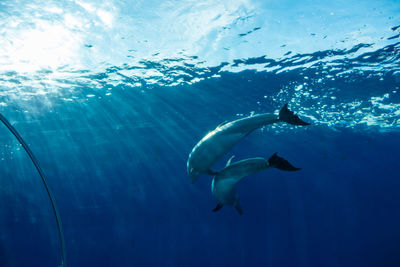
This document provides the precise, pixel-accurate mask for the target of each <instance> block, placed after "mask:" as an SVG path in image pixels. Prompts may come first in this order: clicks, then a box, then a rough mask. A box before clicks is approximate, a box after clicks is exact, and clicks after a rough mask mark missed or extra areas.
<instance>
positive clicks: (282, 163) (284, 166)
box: [268, 153, 301, 171]
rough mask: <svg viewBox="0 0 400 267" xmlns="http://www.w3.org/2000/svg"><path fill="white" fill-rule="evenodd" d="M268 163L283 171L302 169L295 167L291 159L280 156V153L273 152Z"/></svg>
mask: <svg viewBox="0 0 400 267" xmlns="http://www.w3.org/2000/svg"><path fill="white" fill-rule="evenodd" d="M268 164H269V165H270V166H271V167H274V168H277V169H279V170H283V171H298V170H301V169H300V168H296V167H294V166H293V165H292V164H290V162H289V161H287V160H286V159H284V158H281V157H279V156H278V153H275V154H273V155H272V156H271V157H270V158H269V159H268Z"/></svg>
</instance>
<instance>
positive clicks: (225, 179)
mask: <svg viewBox="0 0 400 267" xmlns="http://www.w3.org/2000/svg"><path fill="white" fill-rule="evenodd" d="M232 158H233V157H231V158H230V159H229V160H228V162H227V164H226V167H225V168H224V169H223V170H221V171H220V172H218V174H217V175H215V177H214V178H213V180H212V183H211V191H212V194H213V196H214V197H215V199H216V200H217V201H218V204H217V206H216V207H215V208H214V209H213V211H214V212H215V211H218V210H220V209H221V208H222V206H223V205H232V206H234V207H235V208H236V210H237V211H238V212H239V213H240V215H242V213H243V212H242V208H241V207H240V204H239V197H238V195H237V193H236V184H237V183H238V182H239V181H240V180H242V179H243V178H244V177H246V176H248V175H250V174H253V173H256V172H259V171H262V170H266V169H269V168H277V169H280V170H284V171H298V170H300V169H299V168H296V167H293V166H292V165H291V164H290V163H289V162H288V161H287V160H285V159H284V158H281V157H279V156H278V155H277V153H275V154H273V155H272V156H271V157H270V158H269V159H268V160H266V159H265V158H250V159H245V160H241V161H238V162H235V163H233V164H231V161H232Z"/></svg>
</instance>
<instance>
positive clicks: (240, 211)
mask: <svg viewBox="0 0 400 267" xmlns="http://www.w3.org/2000/svg"><path fill="white" fill-rule="evenodd" d="M235 209H236V210H237V211H238V212H239V214H240V215H242V214H243V210H242V207H241V206H240V204H239V201H238V202H236V204H235Z"/></svg>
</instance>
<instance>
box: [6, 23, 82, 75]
mask: <svg viewBox="0 0 400 267" xmlns="http://www.w3.org/2000/svg"><path fill="white" fill-rule="evenodd" d="M80 43H81V42H80V37H79V35H77V34H74V33H72V32H71V31H69V30H68V29H67V28H65V27H64V26H62V25H57V24H56V25H51V24H50V23H48V22H44V21H40V22H38V23H36V27H35V28H34V29H27V30H24V31H21V32H20V33H19V35H18V36H16V38H14V40H13V42H12V44H9V46H8V47H7V48H6V51H7V58H8V61H9V62H8V64H5V65H3V66H2V67H0V68H1V69H0V70H8V69H12V70H15V71H18V72H34V71H38V70H41V69H51V70H55V69H56V68H57V67H59V66H63V65H67V64H70V63H72V62H74V63H79V62H77V61H76V54H77V50H78V48H79V46H80Z"/></svg>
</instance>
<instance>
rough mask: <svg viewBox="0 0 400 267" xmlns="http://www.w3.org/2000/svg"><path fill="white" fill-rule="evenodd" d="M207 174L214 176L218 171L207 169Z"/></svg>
mask: <svg viewBox="0 0 400 267" xmlns="http://www.w3.org/2000/svg"><path fill="white" fill-rule="evenodd" d="M207 174H209V175H213V176H215V175H217V174H218V172H216V171H213V170H208V171H207Z"/></svg>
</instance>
